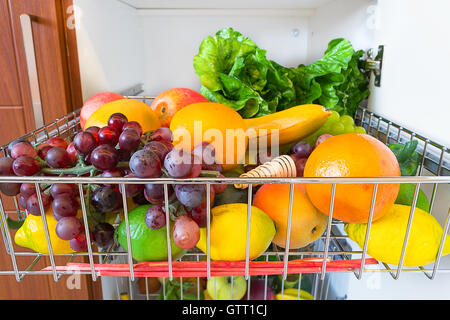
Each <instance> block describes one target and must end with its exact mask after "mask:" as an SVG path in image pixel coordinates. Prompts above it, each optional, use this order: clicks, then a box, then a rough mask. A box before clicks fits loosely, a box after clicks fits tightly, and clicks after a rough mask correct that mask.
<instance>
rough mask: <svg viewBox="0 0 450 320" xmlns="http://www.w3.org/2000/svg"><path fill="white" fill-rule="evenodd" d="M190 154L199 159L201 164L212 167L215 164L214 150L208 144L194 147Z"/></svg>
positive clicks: (203, 143) (204, 143)
mask: <svg viewBox="0 0 450 320" xmlns="http://www.w3.org/2000/svg"><path fill="white" fill-rule="evenodd" d="M192 154H194V155H196V156H198V157H199V158H200V161H201V163H203V164H205V165H212V164H214V163H215V162H216V149H215V148H214V146H213V145H212V144H210V143H208V142H202V143H201V144H199V145H197V146H195V147H194V150H192Z"/></svg>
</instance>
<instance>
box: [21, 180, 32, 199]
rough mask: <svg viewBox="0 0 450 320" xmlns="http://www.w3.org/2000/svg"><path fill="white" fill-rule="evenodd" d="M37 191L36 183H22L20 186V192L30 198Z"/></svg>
mask: <svg viewBox="0 0 450 320" xmlns="http://www.w3.org/2000/svg"><path fill="white" fill-rule="evenodd" d="M35 193H36V187H35V185H34V183H22V185H21V186H20V194H21V195H23V196H24V197H25V199H28V198H29V197H30V196H32V195H33V194H35Z"/></svg>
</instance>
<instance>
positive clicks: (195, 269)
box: [0, 96, 450, 299]
mask: <svg viewBox="0 0 450 320" xmlns="http://www.w3.org/2000/svg"><path fill="white" fill-rule="evenodd" d="M127 98H129V99H136V100H140V101H143V102H144V103H146V104H149V103H150V102H151V101H152V99H153V97H150V96H129V97H127ZM79 120H80V119H79V111H76V112H73V113H70V114H68V115H66V116H64V117H62V118H60V119H57V120H55V121H54V122H52V123H50V124H48V125H46V126H45V127H42V128H39V129H37V130H35V131H33V132H31V133H29V134H27V135H25V136H23V137H21V139H24V140H27V141H30V142H31V143H34V144H39V143H42V142H44V141H47V140H48V139H49V138H52V137H62V138H64V139H68V140H71V139H72V138H73V137H74V136H75V134H76V133H78V132H80V131H81V127H80V123H79ZM354 121H355V123H356V124H358V125H360V126H362V127H364V128H365V130H366V131H367V133H368V134H370V135H371V136H373V137H375V138H377V139H378V140H380V141H381V142H383V143H384V144H386V145H389V144H392V143H403V144H405V143H406V142H408V141H410V140H416V141H418V144H417V148H416V149H415V150H416V152H417V153H418V154H419V168H418V171H417V176H402V177H363V178H359V177H354V178H353V177H336V178H303V177H295V178H294V177H292V178H287V177H284V178H281V177H261V178H249V177H239V176H237V177H214V176H213V177H197V178H184V179H175V178H137V177H108V178H105V177H100V176H94V177H90V176H58V175H54V176H21V177H19V176H1V177H0V183H1V184H17V183H27V184H32V185H34V187H35V188H36V190H38V189H39V188H40V185H41V184H44V185H50V184H76V185H77V192H79V194H80V195H81V196H80V199H81V212H82V217H81V219H82V221H83V222H84V228H85V235H86V240H87V250H85V252H73V253H63V254H59V253H57V252H55V250H54V249H55V248H53V247H52V241H51V237H50V229H49V228H50V226H49V223H48V221H47V218H46V215H45V213H44V209H43V208H44V203H43V199H42V196H41V194H40V193H39V192H38V193H37V203H38V205H39V207H38V209H39V210H40V213H41V217H42V223H43V226H44V230H43V231H44V237H43V239H44V241H45V244H46V245H47V248H48V253H37V252H30V251H19V250H17V249H14V246H13V240H14V239H13V236H12V234H13V233H12V232H13V230H12V229H14V228H13V223H14V221H13V222H11V220H10V219H9V218H8V216H7V212H6V209H5V198H6V196H5V195H4V194H2V195H1V198H0V214H1V222H2V224H1V226H2V228H1V232H2V239H3V241H4V244H5V248H6V251H7V254H8V255H9V257H10V259H11V262H12V270H0V275H2V276H14V277H15V278H16V280H17V281H21V280H23V278H24V277H26V276H28V275H52V276H53V279H54V280H55V281H58V280H59V279H61V277H62V276H63V275H71V274H74V273H78V274H82V275H87V276H91V277H92V279H93V280H97V279H98V278H99V277H101V276H115V277H126V278H128V279H129V280H130V283H131V282H133V281H135V280H136V279H137V278H145V283H146V291H147V292H146V293H147V294H146V296H147V298H148V297H149V294H148V283H147V281H148V280H147V279H148V278H149V277H160V278H163V279H164V281H163V282H162V289H161V290H162V292H163V298H166V295H165V292H166V291H167V290H168V289H167V285H166V280H168V281H172V280H174V279H179V282H180V284H179V286H180V285H181V287H183V278H192V277H194V278H196V281H197V283H198V284H199V283H200V281H203V280H205V279H206V280H210V279H211V278H214V279H215V281H216V279H217V278H216V276H232V277H231V296H232V297H233V293H232V292H233V287H234V290H237V289H236V288H238V287H239V284H237V283H235V282H236V281H235V280H234V278H235V277H238V276H239V277H244V279H245V280H246V281H248V285H247V288H248V289H247V291H246V292H247V295H248V298H249V297H250V292H251V286H250V280H251V279H252V278H255V277H257V278H259V279H260V280H261V281H263V283H264V284H263V288H264V290H263V292H264V298H267V288H268V277H271V276H279V278H280V279H281V282H280V294H281V299H283V297H284V294H285V291H286V290H288V289H291V288H286V287H285V285H286V283H287V282H286V281H285V280H287V279H289V278H290V277H291V278H292V276H294V278H298V279H299V280H301V279H302V278H303V277H302V275H307V276H308V277H311V279H312V281H311V283H312V285H313V287H315V288H314V289H313V292H314V295H315V298H324V299H326V290H324V286H326V281H325V280H326V277H327V275H329V274H330V273H333V272H347V273H354V275H355V277H356V278H357V279H361V278H362V276H363V274H365V273H371V272H386V273H389V274H390V275H391V276H392V278H394V279H399V277H400V275H401V273H402V272H420V273H423V274H424V276H426V277H428V278H429V279H430V280H433V279H434V278H435V276H436V274H437V273H438V272H448V271H450V269H445V268H443V267H440V265H441V260H442V256H443V253H444V251H445V250H444V247H445V239H446V238H445V235H446V234H447V231H448V228H449V226H450V219H449V213H450V212H447V213H445V223H444V224H443V233H442V234H441V235H440V236H439V237H438V239H437V241H438V242H437V243H438V244H437V255H436V257H435V261H434V262H433V263H431V264H427V265H421V266H414V267H410V266H406V265H405V259H406V251H407V250H406V249H407V244H408V240H410V238H411V234H412V233H413V231H412V230H413V228H412V226H413V217H414V216H417V215H418V213H417V211H416V210H415V208H416V204H417V203H418V199H419V196H420V192H419V191H420V187H421V186H429V187H430V188H431V190H432V191H431V198H430V201H429V208H430V210H429V212H430V213H431V214H433V213H434V212H433V208H434V204H435V200H436V195H437V192H438V188H439V187H440V186H442V185H448V184H450V154H449V152H448V150H447V148H445V147H444V146H442V145H440V144H438V143H436V142H434V141H432V140H430V139H427V138H426V137H423V136H421V135H419V134H417V133H415V132H414V131H411V130H408V129H406V128H404V127H402V126H400V125H398V124H396V123H393V122H392V121H389V120H388V119H385V118H383V117H381V116H379V115H377V114H375V113H373V112H370V111H369V110H368V109H366V108H363V107H360V108H359V109H358V110H357V112H356V115H355V119H354ZM8 145H9V144H6V145H4V146H2V147H1V150H2V152H3V155H4V156H5V157H7V156H8V155H9V152H10V151H8ZM149 183H152V184H162V185H163V186H164V189H163V190H164V205H165V209H166V212H169V191H168V188H169V187H170V186H174V185H177V184H183V185H206V203H207V204H210V202H211V201H210V200H211V197H212V195H211V188H210V186H211V185H216V184H227V185H238V184H247V185H248V188H247V190H246V192H247V193H246V197H245V198H246V201H244V202H246V203H247V206H246V208H247V209H246V212H245V214H246V215H245V220H246V221H247V223H246V228H245V229H246V236H245V239H246V243H245V259H240V260H239V261H221V260H220V259H212V257H211V237H212V235H211V223H212V221H211V210H212V208H211V205H207V206H206V212H207V214H206V228H205V230H206V231H205V237H206V239H204V240H205V250H198V249H197V248H194V249H191V250H188V251H187V252H185V254H184V256H183V257H182V258H178V257H172V256H173V254H172V252H171V250H173V248H172V246H167V245H166V248H167V261H160V262H141V263H137V261H135V260H134V259H133V248H132V246H131V243H132V242H131V234H130V221H129V216H128V213H129V212H130V208H128V204H127V197H126V192H125V188H126V186H129V185H139V184H141V185H142V184H149ZM394 183H399V184H413V191H412V203H411V209H409V210H408V212H407V218H406V221H407V224H406V226H405V227H406V232H405V234H404V237H402V240H403V241H402V242H401V244H400V247H401V251H400V253H399V260H398V263H397V264H396V265H392V264H390V263H387V262H382V261H379V260H376V259H374V258H372V257H370V256H369V253H368V249H369V235H370V232H371V230H372V229H373V228H372V227H373V223H372V219H373V216H374V211H375V208H376V205H377V204H376V199H377V191H378V190H380V188H381V186H383V185H386V184H394ZM90 184H99V185H103V184H117V185H118V188H119V190H120V191H121V194H122V203H123V221H124V224H123V236H124V237H125V238H126V241H125V243H126V246H125V247H121V246H120V245H118V244H117V243H114V244H113V245H111V246H109V247H108V248H106V249H101V250H95V249H94V247H93V245H92V244H91V240H92V239H91V236H92V230H89V223H88V213H87V210H88V209H87V204H86V203H85V201H84V197H83V192H84V189H83V187H84V186H86V185H90ZM261 184H266V185H274V184H277V185H286V186H287V188H288V194H289V198H288V199H289V203H288V204H287V208H288V210H287V212H286V218H287V221H286V235H285V247H284V248H283V247H280V246H277V245H275V244H272V245H270V247H269V248H267V250H265V251H264V252H263V253H261V254H260V255H259V257H258V258H257V259H252V258H251V248H250V247H251V239H250V238H251V237H250V234H251V226H252V223H251V221H252V216H253V217H254V216H255V214H256V213H255V212H254V211H253V210H252V209H251V208H252V203H253V201H254V198H255V194H254V191H255V189H257V188H258V186H259V185H261ZM299 184H302V185H328V186H330V190H331V197H330V200H329V212H328V216H327V218H326V219H327V220H326V224H325V225H324V226H325V228H324V232H323V234H322V235H320V237H318V239H317V240H316V241H314V242H312V243H310V244H308V245H307V246H303V247H302V248H299V249H297V248H296V249H292V248H290V239H291V228H292V224H293V221H292V210H293V198H294V192H295V190H296V189H295V186H296V185H299ZM349 184H365V185H373V191H372V192H371V199H372V201H371V205H370V214H369V220H368V223H367V225H366V227H365V229H364V230H363V232H360V235H361V236H360V239H359V240H360V241H359V242H358V244H359V245H360V246H359V247H358V246H357V245H355V241H352V240H354V239H352V240H351V239H349V236H348V233H347V232H346V230H344V224H345V223H344V222H343V221H341V220H339V219H336V218H335V217H333V208H334V206H335V195H336V190H337V188H338V186H341V185H349ZM12 198H13V201H14V206H15V208H16V211H17V215H18V217H20V216H22V215H23V210H21V209H20V208H21V206H20V201H19V199H18V198H17V197H16V196H14V197H12ZM444 201H447V203H446V204H445V205H447V206H448V198H447V199H444ZM244 205H245V204H244ZM440 214H441V215H442V213H440ZM165 218H166V224H169V223H170V222H169V215H166V217H165ZM254 219H255V218H254ZM116 226H117V225H116ZM165 230H166V234H165V237H166V243H169V242H170V241H171V240H170V236H171V235H170V232H169V229H168V228H166V229H165ZM258 231H260V230H258ZM372 231H373V230H372ZM352 243H353V245H352ZM30 256H31V257H33V258H34V260H33V262H32V263H31V264H30V265H29V266H28V267H26V268H25V269H23V270H21V269H19V267H18V265H19V264H18V260H19V259H21V258H23V257H30ZM56 256H63V257H66V258H67V261H68V262H67V265H57V263H56V262H55V257H56ZM42 257H49V261H50V265H49V266H48V267H47V268H45V269H42V270H35V269H34V266H35V265H36V263H37V261H39V260H40V259H41V258H42ZM75 257H85V258H87V263H77V264H71V262H72V261H73V260H74V258H75ZM318 286H322V288H321V289H322V290H320V288H318ZM300 287H301V286H300V284H297V289H296V290H297V291H296V292H297V295H295V294H292V293H290V294H291V295H294V296H295V297H294V298H295V299H297V298H298V299H300V298H301V297H300V296H301V294H302V291H301V290H300ZM199 288H200V286H199V285H198V286H197V297H198V298H200V295H201V292H200V289H199ZM214 288H216V285H214ZM318 292H322V294H321V296H320V297H318V296H317V293H318ZM323 292H325V293H323ZM180 293H181V297H180V298H181V299H183V290H181V291H180ZM216 294H218V293H217V292H216V290H215V289H214V295H216Z"/></svg>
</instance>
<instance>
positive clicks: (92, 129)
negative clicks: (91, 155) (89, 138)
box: [84, 126, 100, 141]
mask: <svg viewBox="0 0 450 320" xmlns="http://www.w3.org/2000/svg"><path fill="white" fill-rule="evenodd" d="M99 131H100V128H99V127H97V126H92V127H89V128H86V129H84V132H89V133H92V135H93V136H94V137H95V140H97V141H98V132H99Z"/></svg>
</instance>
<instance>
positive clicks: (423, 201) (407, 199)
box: [395, 183, 430, 212]
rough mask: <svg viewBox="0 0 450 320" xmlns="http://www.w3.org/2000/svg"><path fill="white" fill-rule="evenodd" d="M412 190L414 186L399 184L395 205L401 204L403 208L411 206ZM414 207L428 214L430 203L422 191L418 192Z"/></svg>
mask: <svg viewBox="0 0 450 320" xmlns="http://www.w3.org/2000/svg"><path fill="white" fill-rule="evenodd" d="M414 189H415V184H412V183H401V184H400V190H399V192H398V195H397V199H396V200H395V203H397V204H403V205H405V206H411V205H412V202H413V197H414ZM416 207H417V208H419V209H422V210H424V211H426V212H430V203H429V202H428V199H427V196H426V195H425V193H424V192H423V191H422V190H419V195H418V196H417V204H416Z"/></svg>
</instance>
